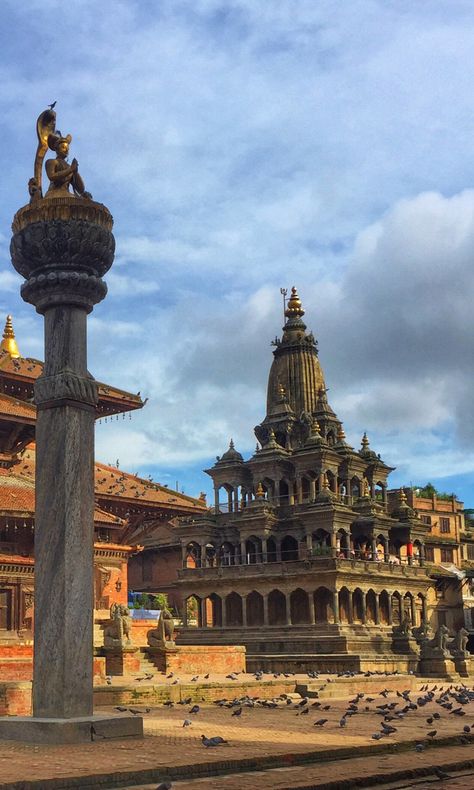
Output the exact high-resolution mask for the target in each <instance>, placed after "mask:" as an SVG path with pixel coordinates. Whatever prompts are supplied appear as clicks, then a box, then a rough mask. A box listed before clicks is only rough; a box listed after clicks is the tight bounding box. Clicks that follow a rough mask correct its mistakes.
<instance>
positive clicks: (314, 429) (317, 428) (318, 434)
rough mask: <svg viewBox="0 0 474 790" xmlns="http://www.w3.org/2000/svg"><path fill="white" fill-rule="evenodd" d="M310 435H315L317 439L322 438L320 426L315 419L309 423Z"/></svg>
mask: <svg viewBox="0 0 474 790" xmlns="http://www.w3.org/2000/svg"><path fill="white" fill-rule="evenodd" d="M311 436H316V437H317V438H318V439H322V436H321V427H320V425H319V422H318V421H317V420H316V419H315V420H313V422H312V423H311Z"/></svg>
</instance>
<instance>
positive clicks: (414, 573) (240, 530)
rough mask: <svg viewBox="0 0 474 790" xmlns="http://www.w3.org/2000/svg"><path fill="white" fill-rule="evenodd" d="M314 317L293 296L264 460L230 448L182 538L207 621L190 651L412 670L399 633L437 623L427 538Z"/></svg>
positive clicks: (284, 662)
mask: <svg viewBox="0 0 474 790" xmlns="http://www.w3.org/2000/svg"><path fill="white" fill-rule="evenodd" d="M303 316H304V310H303V307H302V304H301V301H300V299H299V296H298V293H297V291H296V288H292V292H291V296H290V299H289V300H288V304H287V307H286V310H285V318H286V322H285V326H284V327H283V335H282V337H281V339H278V338H276V339H275V341H274V342H273V345H274V346H275V348H274V351H273V356H274V359H273V363H272V365H271V368H270V373H269V378H268V390H267V409H266V415H265V418H264V419H263V421H262V422H261V423H260V424H259V425H257V426H256V428H255V434H256V436H257V439H258V441H259V445H257V450H256V452H255V454H254V455H253V456H252V457H251V458H250V459H249V460H247V461H244V459H243V457H242V455H241V454H240V453H239V452H238V451H237V450H236V449H235V446H234V443H233V441H232V440H231V442H230V446H229V449H228V450H227V451H226V452H225V453H224V455H223V456H222V457H220V458H218V460H217V461H216V463H215V464H214V466H213V467H212V468H211V469H208V470H206V471H207V473H208V474H209V475H210V476H211V477H212V479H213V481H214V492H215V502H214V507H213V508H212V509H211V511H210V512H209V513H208V514H207V515H206V516H201V517H198V518H194V519H192V520H190V521H188V522H186V523H182V524H181V526H180V527H179V530H178V531H179V534H180V539H181V544H182V556H183V569H182V570H181V571H180V582H179V583H180V585H181V586H182V588H183V593H184V595H185V597H187V598H188V600H193V601H194V602H195V603H197V609H198V613H197V625H198V630H197V629H195V628H190V627H188V628H187V629H185V631H184V632H183V634H182V640H183V641H184V642H195V641H196V639H200V640H202V641H205V642H208V643H212V642H214V643H215V642H221V643H237V644H245V645H246V646H247V651H248V657H249V662H248V664H249V667H250V668H252V666H260V667H261V666H263V665H265V663H266V665H268V666H271V667H273V668H277V667H279V668H281V667H282V666H285V667H288V666H292V667H293V668H295V667H296V666H299V667H301V666H304V665H305V664H306V665H311V666H312V665H314V661H315V656H317V659H318V666H321V667H323V666H324V667H325V668H327V669H330V668H336V667H341V666H344V667H348V666H351V667H354V666H361V667H362V666H368V665H369V664H370V665H371V666H374V665H375V666H377V667H378V666H380V667H381V668H384V667H386V668H390V667H394V666H395V665H396V666H397V667H399V668H400V669H401V670H407V669H409V668H411V669H413V668H415V666H416V661H417V656H416V651H414V650H413V644H415V645H416V643H415V642H414V640H407V639H405V642H403V640H402V642H403V643H402V642H400V638H401V637H400V635H399V634H398V632H397V628H399V627H400V625H401V624H402V623H403V622H404V623H405V624H406V623H407V622H408V621H409V622H410V624H411V625H412V626H413V627H420V626H422V624H423V623H425V622H426V621H427V619H428V617H429V611H428V590H429V587H430V579H429V576H428V575H427V573H426V570H425V567H424V539H425V535H426V533H427V527H426V525H424V524H422V523H421V521H420V520H419V519H418V518H417V517H416V514H415V512H414V511H413V510H412V509H411V508H410V507H408V505H407V503H406V497H405V495H404V493H403V492H401V493H400V496H399V498H398V502H397V503H396V505H395V507H394V508H393V509H392V510H391V512H389V511H388V504H387V478H388V475H389V473H390V472H391V471H392V468H391V467H390V466H388V465H387V464H386V463H385V462H384V461H383V460H382V459H381V458H380V456H379V455H377V453H375V452H374V451H373V450H371V448H370V445H369V440H368V438H367V436H366V434H364V436H363V438H362V443H361V448H360V450H358V451H357V450H354V448H352V447H351V446H350V445H349V444H348V443H347V441H346V438H345V433H344V430H343V427H342V423H341V421H340V420H339V419H338V417H337V415H336V414H335V412H334V411H333V409H332V408H331V406H330V405H329V402H328V398H327V390H326V385H325V380H324V374H323V371H322V368H321V365H320V362H319V357H318V350H317V342H316V340H315V338H314V336H313V334H312V333H311V332H309V333H308V332H307V327H306V325H305V323H304V322H303ZM195 609H196V606H194V607H192V610H195ZM394 627H395V634H394ZM409 642H410V644H409ZM394 662H395V663H394Z"/></svg>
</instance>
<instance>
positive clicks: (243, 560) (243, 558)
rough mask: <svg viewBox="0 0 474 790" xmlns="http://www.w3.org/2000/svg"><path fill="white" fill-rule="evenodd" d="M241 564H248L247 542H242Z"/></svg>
mask: <svg viewBox="0 0 474 790" xmlns="http://www.w3.org/2000/svg"><path fill="white" fill-rule="evenodd" d="M240 564H241V565H246V564H247V554H246V551H245V540H241V541H240Z"/></svg>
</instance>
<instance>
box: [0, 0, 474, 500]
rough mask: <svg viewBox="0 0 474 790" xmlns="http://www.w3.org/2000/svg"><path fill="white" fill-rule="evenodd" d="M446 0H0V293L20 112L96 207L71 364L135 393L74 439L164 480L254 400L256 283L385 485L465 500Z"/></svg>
mask: <svg viewBox="0 0 474 790" xmlns="http://www.w3.org/2000/svg"><path fill="white" fill-rule="evenodd" d="M473 51H474V4H473V3H472V0H350V1H349V0H348V1H347V2H340V1H339V2H335V1H334V0H332V1H331V2H330V1H329V0H272V2H268V0H140V2H139V0H134V1H133V0H101V2H98V1H97V0H75V2H74V3H64V2H59V0H41V2H39V0H38V1H37V0H24V1H23V2H22V3H18V1H17V0H15V1H14V2H13V0H2V3H1V7H0V130H1V135H2V144H1V147H0V166H1V171H0V315H1V313H2V312H3V313H4V314H5V315H6V313H7V312H12V313H13V315H14V324H15V328H16V332H17V336H18V340H19V344H20V349H21V352H22V353H23V354H24V355H25V356H34V357H39V358H42V356H43V350H42V319H41V318H40V317H39V316H36V314H35V313H34V311H33V309H32V307H31V306H30V305H26V304H23V303H22V301H21V299H20V297H19V286H20V283H21V278H20V277H19V276H18V275H17V274H16V273H15V272H14V271H13V269H12V267H11V264H10V261H9V254H8V245H9V237H10V223H11V218H12V215H13V214H14V212H15V211H16V209H17V208H18V207H20V206H21V205H23V204H24V203H25V202H27V181H28V178H29V177H30V176H31V175H32V171H33V160H34V153H35V149H36V136H35V123H36V118H37V116H38V115H39V113H40V112H41V111H42V110H43V109H44V108H45V107H46V106H47V105H48V104H49V103H50V102H52V101H54V100H57V106H56V111H57V125H58V127H59V128H60V129H61V131H62V132H63V133H68V132H70V133H71V134H72V135H73V142H72V146H71V154H72V155H73V156H76V157H77V159H78V161H79V167H80V172H81V173H82V175H83V178H84V180H85V182H86V187H87V188H88V189H89V190H90V191H91V192H92V193H93V195H94V198H95V199H97V200H99V201H101V202H104V203H106V204H107V205H108V206H109V208H110V209H111V211H112V213H113V215H114V218H115V235H116V239H117V257H116V261H115V264H114V267H113V269H112V270H111V272H110V274H109V275H108V277H107V282H108V285H109V295H108V297H107V299H106V301H105V302H103V303H102V304H100V305H99V306H97V307H96V309H95V311H94V313H93V315H92V316H91V318H90V320H89V361H90V370H91V372H92V373H93V374H94V375H95V376H96V378H98V379H100V380H102V381H107V382H110V383H112V384H115V385H117V386H119V387H122V388H124V389H129V390H131V391H133V392H136V391H138V390H140V391H141V394H142V396H144V397H145V396H147V397H148V398H149V401H148V404H147V406H146V407H145V409H143V411H142V412H141V413H139V414H135V415H133V417H132V420H129V419H128V418H127V419H126V420H122V419H120V420H119V421H114V422H112V423H110V422H108V423H107V424H104V423H103V424H101V425H99V426H98V428H97V456H98V458H100V459H101V460H103V461H105V462H112V461H113V462H115V461H116V459H119V461H120V465H121V467H122V468H124V469H128V470H130V471H133V472H135V471H138V472H139V473H140V474H144V475H146V474H152V475H153V476H154V477H155V479H157V480H159V481H161V482H163V483H168V484H169V485H170V486H172V487H174V486H175V484H176V481H178V484H179V487H180V488H184V490H185V491H186V493H189V494H193V495H198V494H199V492H200V491H201V490H207V491H209V490H210V486H209V482H210V481H209V482H208V478H207V476H206V475H205V474H203V473H202V472H201V470H202V469H203V468H205V467H206V466H208V465H209V464H210V463H212V462H213V460H214V457H215V455H216V454H221V453H222V452H223V450H225V449H226V446H227V444H228V441H229V438H230V437H231V436H232V437H233V438H234V441H235V443H236V446H237V447H238V449H239V450H240V451H241V452H242V453H243V454H244V456H246V455H249V454H250V453H251V452H252V451H253V448H254V446H255V438H254V435H253V426H254V425H255V424H256V423H257V422H260V421H261V419H262V418H263V416H264V408H265V390H266V379H267V375H268V369H269V366H270V364H271V359H272V357H271V347H270V340H271V339H272V338H273V337H274V336H275V334H277V333H280V330H281V325H282V305H281V296H280V287H282V286H283V287H286V288H289V287H291V286H292V285H296V286H297V287H298V289H299V292H300V295H301V298H302V300H303V304H304V307H305V309H306V320H307V324H308V327H309V328H310V329H312V330H313V332H314V334H315V335H316V336H317V338H318V340H319V348H320V359H321V362H322V365H323V368H324V370H325V374H326V382H327V385H328V387H329V399H330V402H331V404H332V405H333V407H334V409H335V410H336V411H337V413H338V416H339V417H340V418H341V419H342V420H343V421H344V425H345V430H346V433H347V436H348V439H349V440H350V442H351V443H352V444H353V445H354V446H356V447H359V443H360V437H361V434H362V432H363V431H364V430H367V432H368V434H369V438H370V439H371V446H372V448H373V449H375V450H376V451H377V452H380V453H381V455H382V457H383V458H384V460H385V461H386V462H387V463H389V464H390V465H392V466H396V467H397V471H396V472H394V473H393V475H392V478H391V479H392V482H393V485H394V486H395V485H400V484H402V483H403V484H408V483H410V482H412V483H414V484H423V483H426V482H427V481H428V480H430V481H431V482H433V483H434V484H435V485H437V486H438V487H439V488H441V489H442V490H447V491H454V492H456V493H457V494H458V495H459V496H460V497H461V498H464V500H465V502H466V504H467V505H469V506H474V485H473V482H474V398H473V391H474V386H473V383H474V371H473V360H474V352H473V349H474V306H473V305H474V284H473V283H474V279H473V266H474V91H473V87H472V86H473V85H474V58H473V57H472V53H473Z"/></svg>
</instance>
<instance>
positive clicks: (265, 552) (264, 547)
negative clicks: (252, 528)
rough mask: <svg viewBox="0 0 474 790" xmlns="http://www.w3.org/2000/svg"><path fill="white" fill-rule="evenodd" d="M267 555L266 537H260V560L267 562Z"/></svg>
mask: <svg viewBox="0 0 474 790" xmlns="http://www.w3.org/2000/svg"><path fill="white" fill-rule="evenodd" d="M267 556H268V547H267V538H262V562H267V561H268V559H267Z"/></svg>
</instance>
